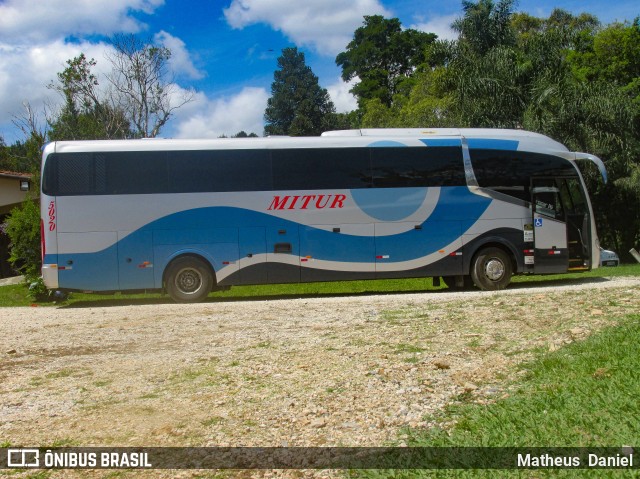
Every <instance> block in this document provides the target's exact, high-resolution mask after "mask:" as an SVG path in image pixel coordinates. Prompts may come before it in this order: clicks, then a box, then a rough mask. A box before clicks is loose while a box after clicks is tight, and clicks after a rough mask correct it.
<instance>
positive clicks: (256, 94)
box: [173, 87, 269, 138]
mask: <svg viewBox="0 0 640 479" xmlns="http://www.w3.org/2000/svg"><path fill="white" fill-rule="evenodd" d="M268 98H269V93H268V92H267V90H266V89H264V88H255V87H245V88H243V89H242V91H240V93H238V94H237V95H234V96H231V97H223V98H218V99H213V100H211V99H208V98H206V97H205V95H204V94H202V93H198V94H197V95H196V97H195V98H194V101H193V102H191V103H189V104H188V105H185V106H184V107H183V108H180V109H179V110H177V111H176V116H175V118H174V120H173V121H174V124H175V126H174V127H173V130H174V131H175V135H174V136H175V137H176V138H218V137H220V136H222V135H226V136H232V135H235V134H236V133H239V132H240V131H245V132H246V133H256V134H257V135H259V136H261V135H262V133H263V130H264V120H263V118H264V110H265V109H266V107H267V99H268Z"/></svg>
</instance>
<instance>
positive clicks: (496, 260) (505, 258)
mask: <svg viewBox="0 0 640 479" xmlns="http://www.w3.org/2000/svg"><path fill="white" fill-rule="evenodd" d="M512 274H513V266H512V263H511V258H509V255H508V254H507V253H505V252H504V251H503V250H501V249H500V248H485V249H482V250H480V251H479V252H478V253H477V254H476V256H475V257H474V259H473V262H472V264H471V279H473V282H474V283H475V285H476V286H477V287H478V288H480V289H482V290H484V291H496V290H499V289H504V288H506V287H507V285H508V284H509V283H510V282H511V276H512Z"/></svg>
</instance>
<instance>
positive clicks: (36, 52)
mask: <svg viewBox="0 0 640 479" xmlns="http://www.w3.org/2000/svg"><path fill="white" fill-rule="evenodd" d="M109 48H110V47H109V46H108V45H105V44H103V43H98V44H95V43H88V42H86V43H79V44H70V43H65V42H64V41H62V40H57V41H53V42H50V43H42V44H38V45H32V46H11V45H6V44H1V43H0V128H1V130H0V131H3V130H4V131H8V130H11V119H12V116H13V115H18V116H19V115H20V114H22V112H23V106H22V104H23V102H26V101H28V102H29V103H30V105H31V106H32V107H33V109H34V110H35V111H37V112H43V111H44V108H45V105H47V104H51V103H54V104H58V103H60V102H61V99H60V97H59V96H58V94H57V93H55V92H53V91H52V90H49V89H47V85H48V84H50V83H51V82H56V81H57V76H56V74H57V73H58V72H61V71H62V70H64V68H65V67H66V61H67V60H69V59H71V58H74V57H76V56H78V55H79V54H80V53H81V52H84V54H85V56H86V57H87V58H89V59H90V58H95V60H96V61H97V65H96V67H95V68H94V73H96V74H101V72H102V71H103V68H106V67H107V61H106V60H105V59H104V54H105V52H106V51H107V50H108V49H109ZM42 122H44V118H42V120H41V123H42ZM5 139H6V140H7V141H8V142H11V140H15V138H9V137H5Z"/></svg>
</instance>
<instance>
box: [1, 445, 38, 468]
mask: <svg viewBox="0 0 640 479" xmlns="http://www.w3.org/2000/svg"><path fill="white" fill-rule="evenodd" d="M7 466H8V467H39V466H40V451H39V450H38V449H8V450H7Z"/></svg>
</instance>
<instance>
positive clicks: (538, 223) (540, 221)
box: [534, 218, 542, 228]
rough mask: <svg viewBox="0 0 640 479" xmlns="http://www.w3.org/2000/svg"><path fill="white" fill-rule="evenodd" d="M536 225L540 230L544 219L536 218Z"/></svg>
mask: <svg viewBox="0 0 640 479" xmlns="http://www.w3.org/2000/svg"><path fill="white" fill-rule="evenodd" d="M534 223H535V225H536V228H540V227H541V226H542V218H535V219H534Z"/></svg>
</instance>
